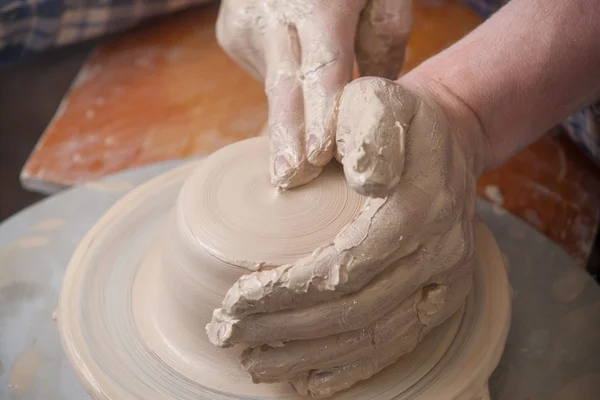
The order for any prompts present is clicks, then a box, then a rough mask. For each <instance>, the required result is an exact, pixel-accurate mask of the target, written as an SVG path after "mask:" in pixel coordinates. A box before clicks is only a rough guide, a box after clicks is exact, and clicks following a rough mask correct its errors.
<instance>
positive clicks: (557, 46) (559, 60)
mask: <svg viewBox="0 0 600 400" xmlns="http://www.w3.org/2000/svg"><path fill="white" fill-rule="evenodd" d="M599 15H600V1H597V0H571V1H568V2H567V1H543V0H512V1H511V2H510V3H509V4H508V5H507V6H505V7H504V8H503V9H501V10H500V11H499V12H498V13H496V15H494V16H493V17H492V18H491V19H489V20H488V21H486V22H485V23H484V24H482V25H481V26H480V27H479V28H477V29H476V30H475V31H473V32H472V33H471V34H469V35H468V36H466V37H465V38H463V39H462V40H461V41H459V42H458V43H456V44H455V45H454V46H452V47H450V48H448V49H447V50H445V51H443V52H441V53H440V54H438V55H436V56H434V57H432V58H431V59H429V60H427V61H426V62H424V63H423V64H421V65H420V66H418V67H417V68H415V69H414V70H413V71H411V72H410V73H409V74H407V75H406V76H405V77H403V78H402V79H401V80H402V81H406V82H410V83H411V84H415V82H419V83H417V84H420V85H425V86H427V87H429V88H431V89H432V92H434V93H435V92H439V91H441V92H448V93H450V94H451V96H450V97H455V98H456V99H458V101H457V102H456V103H459V104H461V105H462V106H463V107H464V108H465V109H466V110H469V111H470V112H472V114H473V117H474V119H476V120H477V123H478V125H480V128H481V129H480V131H482V134H483V135H484V139H485V142H486V146H485V154H484V159H483V163H484V169H486V170H488V169H492V168H495V167H497V166H498V165H500V164H502V163H503V162H504V161H506V160H507V159H508V158H510V157H511V156H512V155H514V154H515V153H516V152H518V151H519V150H521V149H522V148H524V147H525V146H527V145H528V144H530V143H532V142H533V141H535V140H536V139H538V138H539V137H540V136H541V135H543V134H544V133H545V132H546V131H547V130H548V129H550V128H551V127H552V126H554V125H555V124H557V123H559V122H560V121H561V120H562V119H564V118H566V117H567V116H569V115H570V114H571V113H573V112H575V111H577V110H578V109H581V108H582V107H584V106H586V105H589V104H591V103H592V102H593V101H594V100H595V99H597V98H598V97H599V96H600V18H599V17H598V16H599ZM440 89H441V90H440ZM467 113H468V112H467Z"/></svg>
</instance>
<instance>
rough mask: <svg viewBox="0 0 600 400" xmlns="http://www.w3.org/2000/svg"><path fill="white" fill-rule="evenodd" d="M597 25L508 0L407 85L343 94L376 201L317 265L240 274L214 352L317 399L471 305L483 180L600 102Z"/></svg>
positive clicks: (352, 175) (574, 8)
mask: <svg viewBox="0 0 600 400" xmlns="http://www.w3.org/2000/svg"><path fill="white" fill-rule="evenodd" d="M597 15H600V2H598V1H594V0H574V1H570V2H544V1H534V0H513V1H512V2H510V3H509V5H508V6H506V7H504V8H503V9H502V10H500V11H499V12H498V13H497V14H496V15H495V16H493V17H492V18H491V19H490V20H488V21H487V22H485V23H484V24H482V26H481V27H479V28H478V29H476V30H475V31H474V32H472V33H471V34H469V35H468V36H466V37H465V38H464V39H462V40H461V41H459V42H458V43H457V44H455V45H454V46H452V47H450V48H449V49H447V50H445V51H443V52H442V53H440V54H438V55H437V56H435V57H433V58H431V59H430V60H428V61H426V62H425V63H423V64H422V65H420V66H419V67H417V68H415V69H414V70H413V71H411V72H410V73H409V74H407V75H405V76H404V77H402V78H401V79H399V80H398V81H396V82H392V81H388V80H385V79H381V78H373V77H371V78H362V79H360V80H357V81H354V82H352V83H350V84H348V85H346V86H345V87H344V88H343V89H341V90H340V91H339V92H338V94H337V96H336V100H335V103H334V106H333V107H332V108H329V109H330V111H329V112H330V116H328V117H327V120H332V121H335V124H334V127H335V128H334V129H333V131H334V134H335V146H334V147H335V149H332V150H331V152H332V154H333V153H334V152H335V154H336V157H337V158H338V159H339V160H341V162H342V163H343V165H344V172H345V175H346V179H347V181H348V183H349V185H350V186H351V187H352V188H354V189H355V190H357V191H359V192H360V193H362V194H365V195H367V196H369V197H370V199H369V201H368V202H367V206H366V208H365V209H364V210H363V212H362V213H361V214H360V215H359V216H358V217H357V219H356V220H355V221H354V222H353V223H351V224H350V225H349V226H348V227H347V228H346V229H345V230H344V231H342V232H341V233H340V235H339V236H338V238H336V240H335V241H334V242H333V243H331V244H328V245H325V246H324V247H323V248H321V249H319V250H318V251H316V252H315V253H314V254H312V255H311V256H309V257H307V258H305V259H302V260H299V261H298V262H296V263H292V264H290V265H284V266H281V267H278V268H276V269H274V270H269V271H261V272H256V273H253V274H250V275H247V276H245V277H242V278H241V279H240V280H239V281H238V282H237V283H236V284H235V285H234V286H233V287H232V289H231V290H230V291H229V293H228V295H227V296H226V298H225V300H224V301H223V305H222V307H221V308H220V309H219V310H216V311H215V313H214V315H213V321H212V322H211V324H210V325H209V327H208V328H209V329H208V332H209V338H210V340H211V341H212V342H213V343H214V344H216V345H218V346H223V347H226V346H231V345H234V344H237V343H243V344H248V345H251V346H256V345H262V346H258V347H253V348H250V349H249V350H247V351H246V352H244V354H243V356H242V364H243V366H244V367H245V368H246V369H247V370H248V371H249V372H250V373H251V374H252V376H253V378H254V379H255V380H256V381H257V382H271V381H280V380H289V381H291V382H292V383H293V384H294V385H295V386H296V388H297V389H298V390H299V391H300V392H301V393H310V394H312V395H313V396H315V397H325V396H329V395H331V394H333V393H335V392H336V391H339V390H343V389H344V388H346V387H349V386H351V385H353V384H354V383H356V382H358V381H360V380H362V379H367V378H369V377H370V376H372V375H373V374H375V373H377V372H378V371H380V370H381V369H382V368H384V367H385V366H387V365H389V364H390V363H392V362H394V361H395V360H397V358H398V357H400V356H401V355H402V354H404V353H406V352H408V351H410V350H412V348H414V346H416V344H417V343H418V341H419V340H420V338H422V337H423V335H424V334H426V333H427V331H428V330H430V329H431V327H433V326H435V325H437V324H439V323H440V322H441V321H443V320H444V319H445V318H447V316H448V315H450V314H451V313H452V312H453V311H454V310H455V309H456V304H457V303H458V304H459V303H460V301H462V299H463V298H464V296H466V293H468V289H469V288H468V285H465V283H464V282H466V281H468V279H469V277H470V274H471V271H472V259H473V232H472V224H473V218H474V202H475V196H476V194H475V182H476V179H477V177H478V176H479V175H480V174H481V173H482V172H483V171H485V170H488V169H492V168H495V167H497V166H498V165H500V164H502V163H503V162H504V161H506V160H507V159H508V158H510V157H511V156H512V155H514V154H515V153H516V152H518V151H519V150H520V149H522V148H524V147H526V146H527V145H528V144H530V143H531V142H533V141H535V140H536V139H537V138H539V137H540V136H541V135H543V134H544V132H546V131H547V130H548V129H549V128H551V127H552V126H553V125H555V124H556V123H558V122H560V121H561V120H562V119H564V118H565V117H567V116H568V115H570V114H571V113H573V112H575V111H577V110H578V109H580V108H582V107H583V106H585V105H588V104H591V103H592V102H593V101H594V100H595V99H597V98H598V97H600V68H598V66H599V65H600V19H599V18H597ZM341 18H345V16H344V15H336V16H335V18H334V19H332V20H330V21H338V20H340V19H341ZM354 37H355V36H354V35H352V38H354ZM342 43H343V42H342ZM342 48H343V45H342ZM490 49H493V51H490ZM267 81H268V80H267ZM340 81H341V79H340ZM287 93H290V94H292V92H290V91H288V92H287ZM292 97H293V94H292V96H291V97H290V98H287V100H288V103H287V104H288V105H289V106H290V107H292V110H291V111H292V112H291V114H293V113H294V112H296V111H297V110H298V109H299V108H294V107H295V106H294V104H295V103H293V102H292V101H291V100H292ZM281 98H282V97H279V98H276V97H272V96H271V98H270V102H271V103H270V106H271V105H272V107H273V109H275V110H276V109H277V107H278V106H277V105H275V103H276V102H277V101H280V100H281ZM304 100H306V97H305V98H304ZM294 110H295V111H294ZM298 121H299V120H298ZM281 123H282V124H285V121H283V122H281ZM274 126H279V125H276V124H275V125H272V127H274ZM282 126H284V127H285V126H286V125H282ZM284 130H285V129H284ZM271 134H272V135H273V133H271ZM294 134H295V135H297V136H296V138H300V137H302V138H305V137H306V136H305V135H306V133H303V132H298V131H297V132H296V133H294ZM275 136H276V137H277V135H275ZM293 140H297V141H298V143H299V142H301V139H292V142H293ZM302 140H305V139H302ZM292 142H283V143H292ZM304 144H306V141H305V142H304ZM290 146H292V145H291V144H290ZM293 146H296V145H293ZM273 151H274V153H273V154H274V155H277V154H281V148H274V150H273ZM283 151H284V152H285V151H286V150H285V149H284V150H283ZM298 151H299V150H298ZM292 153H294V154H301V153H298V152H297V151H296V150H294V151H293V152H292ZM276 159H277V157H275V160H276ZM325 159H326V158H325ZM315 164H317V163H315ZM311 165H312V164H311ZM313 166H316V165H313ZM298 168H301V167H298ZM289 176H293V173H292V175H289ZM311 176H312V175H311ZM384 283H385V284H384ZM377 285H383V286H381V287H379V289H378V290H374V289H373V288H374V287H376V286H377ZM386 285H387V286H386ZM294 321H303V323H304V324H308V325H307V326H312V327H314V328H315V329H305V330H301V329H296V328H297V327H295V326H294ZM311 332H312V333H311ZM315 336H317V337H315ZM380 339H381V340H380ZM361 341H363V342H361ZM273 342H286V346H283V347H271V346H268V345H266V343H273ZM333 343H335V344H336V345H335V346H331V345H330V344H333ZM340 343H343V344H344V346H346V347H344V349H348V350H347V351H346V350H344V351H340V347H339V346H340ZM361 343H362V345H361ZM399 344H402V345H399ZM306 354H308V355H309V356H310V357H308V358H309V360H310V362H309V363H307V362H305V360H303V355H306Z"/></svg>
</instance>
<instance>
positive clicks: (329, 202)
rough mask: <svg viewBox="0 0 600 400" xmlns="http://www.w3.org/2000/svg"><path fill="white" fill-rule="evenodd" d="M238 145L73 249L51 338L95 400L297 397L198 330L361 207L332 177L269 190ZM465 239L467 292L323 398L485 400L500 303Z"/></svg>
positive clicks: (193, 167)
mask: <svg viewBox="0 0 600 400" xmlns="http://www.w3.org/2000/svg"><path fill="white" fill-rule="evenodd" d="M261 141H262V142H261ZM243 146H244V150H246V151H244V152H242V153H241V154H240V153H238V150H239V149H238V150H235V149H232V148H231V147H228V148H226V149H224V150H223V151H231V152H232V153H231V154H229V156H232V155H235V157H233V158H235V160H229V161H227V162H223V160H225V159H228V157H225V158H217V157H209V158H207V159H205V160H204V161H202V162H200V163H198V164H188V165H185V166H183V167H181V168H178V169H175V170H173V171H170V172H168V173H166V174H164V175H162V176H160V177H157V178H155V179H153V180H151V181H149V182H147V183H146V184H143V185H141V186H139V187H138V188H135V189H134V190H132V191H131V192H130V193H128V194H127V195H126V196H125V197H124V198H123V199H122V200H121V201H119V202H118V203H117V204H116V205H115V206H114V207H113V208H112V209H111V210H109V212H107V214H105V216H104V217H103V218H102V219H101V220H100V221H99V222H98V223H97V225H96V226H95V227H94V228H93V229H92V230H91V231H90V232H89V233H88V235H86V237H85V238H84V239H83V240H82V242H81V243H80V245H79V247H78V249H77V251H76V253H75V254H74V256H73V258H72V260H71V263H70V265H69V267H68V269H67V273H66V275H65V280H64V283H63V292H62V294H61V300H60V307H59V316H60V318H58V326H59V329H60V333H61V339H62V343H63V346H64V348H65V352H66V354H67V357H68V359H69V360H70V362H71V364H72V365H73V367H74V370H75V371H76V373H77V374H78V376H79V379H80V380H81V382H82V383H83V384H84V386H85V388H86V389H87V391H88V392H89V393H90V394H91V396H92V397H93V398H94V399H113V400H125V399H130V398H144V399H148V400H159V399H164V398H177V399H181V400H188V399H189V400H192V399H194V400H196V399H206V400H214V399H232V400H233V399H242V398H244V399H301V398H304V396H301V395H299V394H298V393H297V392H296V391H295V390H294V389H293V388H292V387H291V385H289V384H287V383H279V384H261V385H257V384H254V383H253V382H252V380H251V378H250V376H249V375H248V373H247V372H246V371H244V370H243V369H242V368H240V365H239V357H240V355H241V353H242V351H243V347H239V346H234V347H231V348H228V349H219V348H216V347H215V346H213V345H212V344H211V343H210V342H209V340H208V338H207V336H206V334H205V333H204V327H205V325H206V323H207V322H208V321H209V320H210V318H211V313H212V310H213V309H215V308H217V307H219V305H220V303H221V301H222V300H223V297H224V296H225V293H226V292H227V290H228V289H229V287H230V286H231V285H232V284H233V283H234V282H235V281H236V280H237V279H238V278H239V277H240V276H242V275H244V274H246V273H248V272H250V271H253V270H257V269H258V270H268V269H269V268H271V266H273V265H279V264H281V263H284V262H289V261H291V260H293V259H295V258H297V257H300V256H306V255H307V254H310V252H311V251H313V250H314V249H315V248H317V247H318V246H319V245H320V244H321V243H322V241H326V240H331V238H332V237H334V236H335V234H336V233H337V232H338V231H339V230H341V229H342V228H343V227H344V226H345V224H347V223H348V222H349V221H350V220H352V218H354V217H355V216H356V213H358V212H360V210H361V208H362V207H363V206H364V199H363V198H362V197H361V196H359V195H357V194H356V193H355V192H353V191H351V190H349V189H347V187H346V185H344V184H343V175H342V173H341V170H340V169H339V167H336V166H335V165H333V166H331V170H329V167H327V168H326V170H325V172H324V174H322V176H321V177H320V178H319V179H317V180H316V181H314V182H313V183H312V184H311V185H313V186H311V185H307V186H306V187H304V188H300V190H299V191H293V192H292V191H290V192H282V193H280V192H277V191H276V190H272V189H273V188H272V187H271V186H270V183H269V174H268V168H266V162H267V161H266V158H265V157H266V154H267V152H268V146H267V139H266V138H259V139H252V140H250V141H248V142H247V143H244V144H243ZM254 158H256V160H254V161H253V159H254ZM254 163H256V164H254ZM253 170H254V173H253V172H252V171H253ZM208 171H212V173H209V172H208ZM237 177H239V178H241V179H234V178H237ZM184 181H185V183H184ZM232 182H235V184H232ZM240 182H248V183H247V184H246V185H244V184H240ZM320 185H322V186H323V187H321V186H320ZM207 187H208V188H211V187H212V189H206V188H207ZM200 188H204V189H206V190H200ZM261 188H262V189H261ZM302 190H304V192H302ZM241 199H245V200H246V201H245V202H242V201H241ZM242 203H246V204H247V205H246V206H244V204H242ZM213 206H214V207H213ZM248 207H251V208H248ZM199 210H202V213H201V212H200V211H199ZM324 210H330V212H324ZM314 214H317V215H318V217H313V215H314ZM289 218H295V219H296V222H297V223H295V224H290V223H289V221H290V220H289ZM309 218H312V219H310V220H309V221H308V222H304V221H303V219H309ZM267 219H268V220H270V221H271V222H269V225H268V226H265V225H266V223H265V220H267ZM239 221H244V224H245V225H243V227H244V228H243V229H242V228H240V226H239V224H236V222H239ZM315 225H317V226H320V228H318V229H315V228H314V226H315ZM317 230H318V233H317V232H316V231H317ZM249 235H251V236H253V237H254V242H251V244H249V243H248V242H247V238H248V236H249ZM315 236H316V239H315ZM242 238H243V239H244V240H241V239H242ZM200 239H201V240H200ZM476 239H477V267H476V271H475V275H474V278H473V288H472V290H471V293H470V295H469V296H468V298H467V301H466V302H465V303H464V304H463V305H462V306H461V308H460V309H459V310H458V312H456V313H455V314H454V315H453V316H452V317H450V318H449V319H448V320H447V321H446V322H445V323H443V324H442V325H441V326H439V327H438V328H436V329H433V331H432V332H431V333H430V334H429V335H427V336H426V337H425V338H424V339H423V341H422V342H421V343H420V344H419V345H418V346H417V347H416V349H415V350H414V351H412V352H410V353H409V354H407V355H405V356H403V357H401V358H400V359H399V360H398V361H397V362H396V363H394V364H393V365H392V366H390V367H388V368H386V369H385V370H384V371H382V372H381V373H379V374H377V375H375V376H374V377H372V378H371V379H369V380H366V381H363V382H361V383H359V384H357V385H355V386H353V387H352V388H351V389H349V390H345V391H343V392H340V393H338V394H336V395H334V396H333V398H335V399H365V398H369V399H373V400H389V399H392V398H394V399H400V400H408V399H414V398H416V396H417V395H419V399H440V398H444V399H457V400H474V399H480V398H485V395H486V391H487V379H488V378H489V376H490V374H491V372H492V371H493V369H494V368H495V366H496V365H497V363H498V361H499V358H500V355H501V353H502V349H503V347H504V343H505V340H506V334H507V330H508V324H509V320H510V290H509V286H508V281H507V276H506V271H505V269H504V266H503V264H502V257H501V254H500V252H499V250H498V248H497V246H496V244H495V241H494V239H493V236H492V235H491V233H490V232H489V230H488V229H487V228H485V226H483V224H481V223H478V225H477V234H476ZM223 241H226V242H228V243H229V246H231V251H230V250H229V247H228V245H227V243H223ZM284 249H289V250H287V251H284ZM430 294H431V295H432V298H434V299H435V298H436V296H437V294H439V293H437V292H436V291H435V290H432V291H431V293H430ZM432 304H435V301H433V302H432ZM430 311H431V310H424V313H425V314H427V313H428V312H430ZM309 329H310V327H305V330H306V331H308V330H309ZM273 345H274V346H276V345H277V344H273ZM434 367H435V368H434Z"/></svg>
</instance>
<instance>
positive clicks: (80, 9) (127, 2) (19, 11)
mask: <svg viewBox="0 0 600 400" xmlns="http://www.w3.org/2000/svg"><path fill="white" fill-rule="evenodd" d="M207 1H209V0H0V64H3V63H8V62H12V61H14V60H16V59H19V58H23V57H27V56H29V55H31V54H35V53H38V52H40V51H43V50H46V49H49V48H52V47H57V46H62V45H66V44H70V43H74V42H79V41H83V40H87V39H92V38H95V37H98V36H101V35H104V34H107V33H112V32H116V31H119V30H122V29H125V28H128V27H131V26H133V25H135V24H137V23H138V22H140V21H141V20H143V19H145V18H148V17H152V16H156V15H159V14H165V13H168V12H172V11H175V10H178V9H181V8H184V7H187V6H190V5H193V4H199V3H206V2H207Z"/></svg>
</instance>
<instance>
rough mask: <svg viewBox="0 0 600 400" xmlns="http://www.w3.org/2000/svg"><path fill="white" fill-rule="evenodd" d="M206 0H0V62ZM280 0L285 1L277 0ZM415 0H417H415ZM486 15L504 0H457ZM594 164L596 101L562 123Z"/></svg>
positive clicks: (598, 158)
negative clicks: (461, 0)
mask: <svg viewBox="0 0 600 400" xmlns="http://www.w3.org/2000/svg"><path fill="white" fill-rule="evenodd" d="M209 1H211V0H0V65H1V64H6V63H10V62H13V61H15V60H17V59H21V58H25V57H27V56H30V55H33V54H35V53H39V52H41V51H43V50H47V49H50V48H53V47H59V46H63V45H67V44H70V43H75V42H80V41H84V40H88V39H92V38H95V37H99V36H102V35H105V34H109V33H113V32H117V31H120V30H123V29H126V28H129V27H131V26H133V25H136V24H137V23H139V22H140V21H142V20H143V19H146V18H149V17H153V16H157V15H160V14H166V13H169V12H173V11H176V10H179V9H182V8H185V7H189V6H192V5H195V4H200V3H207V2H209ZM282 1H285V0H282ZM417 1H418V0H417ZM463 2H464V3H466V4H468V5H469V6H470V7H472V8H473V9H474V10H475V11H477V12H478V13H479V14H480V15H481V16H482V17H484V18H487V17H489V16H490V15H492V14H493V13H494V12H495V11H496V10H498V9H499V8H500V7H502V5H504V4H505V3H507V2H508V0H463ZM561 125H562V126H563V128H564V129H565V130H566V132H567V134H568V135H569V137H570V138H571V139H572V140H573V141H574V142H575V143H577V144H578V145H579V146H580V147H581V148H582V149H583V150H584V151H585V152H586V153H587V154H589V155H590V157H591V158H592V159H593V160H594V161H595V162H596V163H597V164H598V165H599V166H600V103H598V104H596V105H595V106H592V107H589V108H587V109H585V110H582V111H580V112H579V113H577V114H575V115H573V116H571V117H570V118H568V119H567V120H566V121H564V122H563V123H562V124H561Z"/></svg>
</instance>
